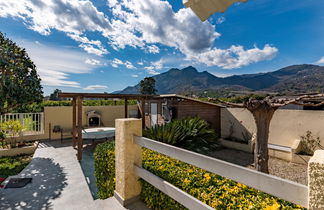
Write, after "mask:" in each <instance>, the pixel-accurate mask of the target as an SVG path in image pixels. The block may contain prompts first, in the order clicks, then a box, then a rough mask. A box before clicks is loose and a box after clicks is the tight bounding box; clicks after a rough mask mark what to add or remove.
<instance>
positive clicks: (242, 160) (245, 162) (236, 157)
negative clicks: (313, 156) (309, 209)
mask: <svg viewBox="0 0 324 210" xmlns="http://www.w3.org/2000/svg"><path fill="white" fill-rule="evenodd" d="M209 155H210V156H212V157H215V158H218V159H221V160H224V161H227V162H231V163H234V164H238V165H241V166H245V167H248V168H253V154H251V153H247V152H243V151H239V150H234V149H227V148H223V149H220V150H218V151H214V152H211V153H210V154H209ZM269 172H270V174H272V175H274V176H278V177H281V178H284V179H288V180H291V181H294V182H298V183H300V184H304V185H307V165H306V164H296V163H290V162H288V161H285V160H280V159H277V158H272V157H270V159H269Z"/></svg>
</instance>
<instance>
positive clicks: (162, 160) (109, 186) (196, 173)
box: [95, 142, 302, 209]
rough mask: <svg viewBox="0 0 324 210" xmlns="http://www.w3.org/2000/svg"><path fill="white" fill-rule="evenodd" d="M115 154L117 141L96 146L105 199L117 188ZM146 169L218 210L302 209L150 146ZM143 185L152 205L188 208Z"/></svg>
mask: <svg viewBox="0 0 324 210" xmlns="http://www.w3.org/2000/svg"><path fill="white" fill-rule="evenodd" d="M105 149H108V150H109V151H107V150H105ZM102 150H105V152H102ZM102 155H104V156H106V157H105V158H104V159H105V161H102V160H103V159H102V157H101V156H102ZM114 155H115V154H114V143H111V142H107V143H104V144H101V145H98V147H97V148H96V152H95V166H96V169H95V170H96V177H97V186H98V190H99V197H100V198H101V199H104V198H107V197H110V196H112V195H113V190H114V187H115V186H114V182H115V178H114V177H115V167H114V161H115V159H114ZM107 160H108V161H107ZM143 168H145V169H146V170H148V171H150V172H152V173H154V174H155V175H157V176H159V177H161V178H163V179H164V180H166V181H168V182H170V183H171V184H173V185H175V186H177V187H178V188H180V189H182V190H184V191H185V192H187V193H189V194H191V195H192V196H194V197H196V198H198V199H199V200H201V201H203V202H205V203H206V204H208V205H209V206H212V207H214V208H216V209H302V207H299V206H297V205H294V204H292V203H289V202H286V201H283V200H281V199H278V198H276V197H273V196H271V195H268V194H266V193H263V192H260V191H258V190H255V189H253V188H250V187H247V186H246V185H243V184H240V183H237V182H234V181H232V180H229V179H225V178H223V177H221V176H218V175H216V174H212V173H209V172H207V171H205V170H203V169H200V168H197V167H195V166H192V165H189V164H187V163H184V162H181V161H179V160H175V159H173V158H170V157H168V156H165V155H162V154H159V153H157V152H154V151H151V150H148V149H143ZM141 184H142V191H141V195H140V196H141V198H142V200H143V201H144V202H145V203H146V204H147V206H148V207H150V208H153V209H185V208H184V207H183V206H182V205H181V204H179V203H177V202H176V201H174V200H173V199H172V198H170V197H169V196H167V195H165V194H164V193H162V192H161V191H159V190H157V189H156V188H155V187H153V186H152V185H150V184H148V183H147V182H145V181H143V180H141ZM103 195H104V196H103Z"/></svg>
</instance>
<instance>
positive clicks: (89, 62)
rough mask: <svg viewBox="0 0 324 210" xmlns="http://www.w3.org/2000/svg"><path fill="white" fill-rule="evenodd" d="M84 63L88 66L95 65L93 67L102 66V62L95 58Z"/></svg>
mask: <svg viewBox="0 0 324 210" xmlns="http://www.w3.org/2000/svg"><path fill="white" fill-rule="evenodd" d="M84 62H85V63H86V64H90V65H93V66H100V65H101V61H100V60H97V59H94V58H87V59H86V60H85V61H84Z"/></svg>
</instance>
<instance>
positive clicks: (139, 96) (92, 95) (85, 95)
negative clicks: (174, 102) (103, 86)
mask: <svg viewBox="0 0 324 210" xmlns="http://www.w3.org/2000/svg"><path fill="white" fill-rule="evenodd" d="M58 96H59V97H62V98H73V97H82V98H120V99H125V98H127V99H142V98H152V97H156V95H145V94H110V93H59V94H58Z"/></svg>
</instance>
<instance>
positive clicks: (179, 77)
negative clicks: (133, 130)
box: [119, 64, 324, 94]
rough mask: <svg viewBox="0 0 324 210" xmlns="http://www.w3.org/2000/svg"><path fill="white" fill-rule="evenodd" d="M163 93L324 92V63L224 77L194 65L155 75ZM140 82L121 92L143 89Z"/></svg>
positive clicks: (134, 91) (133, 91)
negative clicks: (201, 69)
mask: <svg viewBox="0 0 324 210" xmlns="http://www.w3.org/2000/svg"><path fill="white" fill-rule="evenodd" d="M153 78H154V79H155V80H156V89H157V90H158V93H159V94H166V93H189V92H197V91H205V90H214V91H219V90H224V89H231V90H241V91H242V90H243V91H246V90H249V91H271V92H278V93H284V94H297V93H307V92H324V82H323V81H324V67H323V66H317V65H310V64H303V65H293V66H288V67H285V68H282V69H279V70H277V71H273V72H267V73H258V74H244V75H234V76H230V77H225V78H220V77H216V76H214V75H212V74H210V73H209V72H207V71H204V72H198V71H197V69H195V68H194V67H192V66H189V67H187V68H184V69H181V70H180V69H176V68H173V69H170V70H169V71H167V72H164V73H162V74H159V75H156V76H153ZM138 90H139V85H136V86H133V87H127V88H125V89H124V90H122V91H120V92H119V93H123V94H126V93H128V94H135V93H139V92H138Z"/></svg>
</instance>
